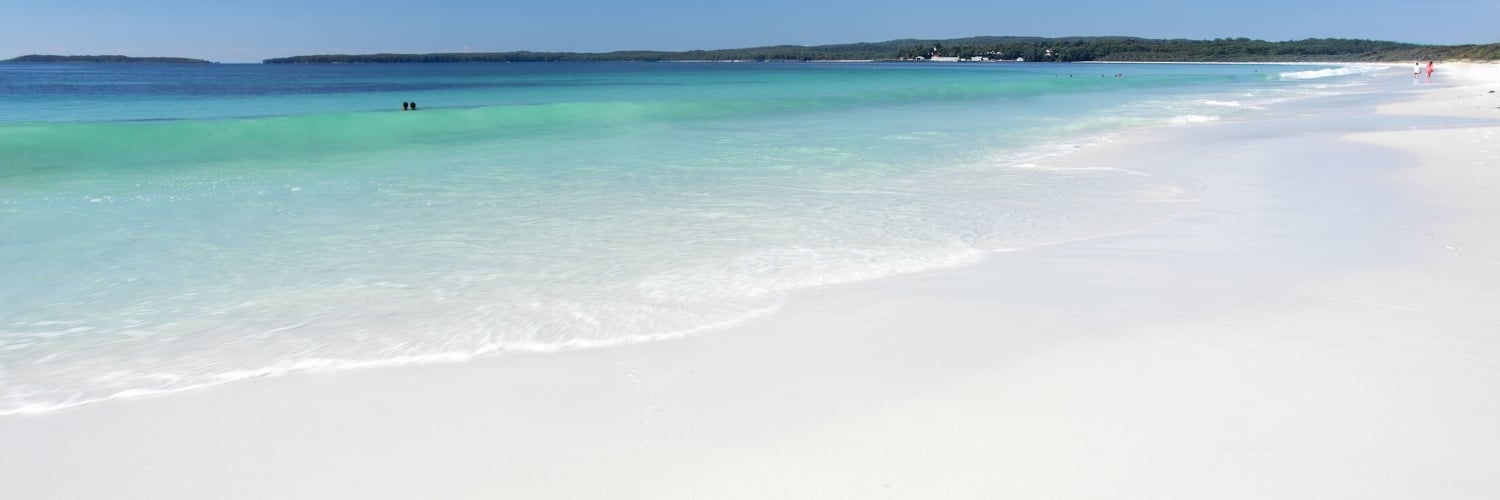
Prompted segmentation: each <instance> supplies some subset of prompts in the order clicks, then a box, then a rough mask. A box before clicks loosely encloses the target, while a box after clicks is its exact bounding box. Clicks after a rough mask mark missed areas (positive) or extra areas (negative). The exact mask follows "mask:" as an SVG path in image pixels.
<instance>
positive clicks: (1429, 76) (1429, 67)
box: [1427, 61, 1432, 83]
mask: <svg viewBox="0 0 1500 500" xmlns="http://www.w3.org/2000/svg"><path fill="white" fill-rule="evenodd" d="M1427 83H1432V61H1427Z"/></svg>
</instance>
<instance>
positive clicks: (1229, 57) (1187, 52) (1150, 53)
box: [265, 36, 1500, 64]
mask: <svg viewBox="0 0 1500 500" xmlns="http://www.w3.org/2000/svg"><path fill="white" fill-rule="evenodd" d="M934 55H936V56H942V57H959V58H966V59H968V58H981V57H983V58H988V59H998V60H1011V61H1013V60H1015V59H1017V58H1020V59H1024V60H1026V61H1033V62H1037V61H1050V62H1075V61H1139V62H1145V61H1152V62H1292V61H1415V60H1454V59H1471V60H1500V43H1492V44H1486V45H1416V44H1409V43H1399V42H1383V41H1375V40H1352V39H1335V38H1312V39H1307V40H1295V41H1286V42H1268V41H1264V40H1251V39H1248V38H1221V39H1215V40H1156V39H1146V38H1133V37H1069V38H1038V37H993V36H991V37H971V38H958V39H949V40H915V39H906V40H891V41H887V42H874V43H851V44H837V45H818V46H811V47H807V46H800V45H776V46H770V47H752V48H744V49H723V50H690V51H682V52H665V51H619V52H601V53H587V52H524V51H523V52H482V53H444V54H362V55H312V56H295V57H285V58H277V59H267V60H265V62H266V63H268V64H277V63H419V62H559V61H643V62H652V61H841V60H846V61H847V60H856V61H862V60H912V59H918V58H927V57H931V56H934Z"/></svg>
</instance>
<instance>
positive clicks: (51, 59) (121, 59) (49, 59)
mask: <svg viewBox="0 0 1500 500" xmlns="http://www.w3.org/2000/svg"><path fill="white" fill-rule="evenodd" d="M0 62H38V63H158V64H160V63H170V64H213V62H212V61H205V60H202V59H189V58H186V57H130V56H53V55H40V54H32V55H29V56H21V57H17V58H15V59H7V60H5V61H0Z"/></svg>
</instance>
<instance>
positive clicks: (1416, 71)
mask: <svg viewBox="0 0 1500 500" xmlns="http://www.w3.org/2000/svg"><path fill="white" fill-rule="evenodd" d="M1421 76H1422V61H1417V62H1414V63H1411V82H1412V83H1417V78H1420V77H1421Z"/></svg>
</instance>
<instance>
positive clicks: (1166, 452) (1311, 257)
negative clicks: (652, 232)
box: [0, 65, 1500, 499]
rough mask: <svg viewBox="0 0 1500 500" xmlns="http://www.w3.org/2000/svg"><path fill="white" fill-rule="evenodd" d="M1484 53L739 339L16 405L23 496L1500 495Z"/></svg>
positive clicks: (2, 478)
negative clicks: (1112, 212) (1075, 236)
mask: <svg viewBox="0 0 1500 500" xmlns="http://www.w3.org/2000/svg"><path fill="white" fill-rule="evenodd" d="M1487 71H1490V69H1489V68H1485V67H1480V66H1471V67H1468V66H1459V65H1443V66H1440V68H1439V73H1438V75H1437V76H1438V83H1435V84H1433V85H1422V86H1410V87H1405V88H1402V87H1398V86H1394V85H1393V86H1392V89H1393V90H1392V92H1393V93H1396V92H1399V94H1400V95H1395V96H1392V97H1390V98H1389V99H1388V100H1390V101H1392V102H1396V101H1402V102H1403V103H1402V104H1391V105H1389V106H1385V107H1383V108H1382V110H1381V111H1382V112H1381V113H1380V114H1377V113H1376V111H1375V110H1374V109H1373V108H1371V107H1369V106H1367V105H1366V104H1368V100H1351V101H1348V102H1343V103H1339V102H1334V103H1331V104H1326V105H1323V104H1320V105H1316V106H1312V107H1309V109H1308V110H1307V111H1306V112H1305V113H1300V114H1294V115H1287V116H1284V117H1282V118H1278V119H1275V120H1259V121H1253V122H1239V123H1214V124H1208V125H1199V126H1192V127H1180V128H1168V129H1162V130H1153V131H1147V132H1144V133H1139V134H1132V135H1130V136H1127V137H1121V138H1119V139H1118V140H1116V141H1114V142H1113V143H1112V144H1108V145H1103V146H1098V147H1093V148H1088V149H1085V150H1083V151H1080V152H1078V153H1075V154H1072V155H1068V156H1066V157H1061V158H1054V159H1050V160H1048V161H1047V162H1046V165H1044V166H1046V167H1055V168H1069V167H1100V166H1106V167H1120V168H1129V169H1132V170H1137V171H1142V172H1148V173H1151V174H1153V175H1159V176H1167V177H1170V178H1174V179H1178V180H1180V181H1181V183H1182V185H1183V186H1185V187H1186V188H1187V189H1188V190H1189V191H1190V192H1191V193H1193V194H1194V195H1196V197H1197V198H1198V199H1199V200H1200V201H1199V202H1198V203H1197V204H1196V205H1195V206H1194V207H1192V208H1191V209H1190V210H1188V211H1187V212H1186V213H1184V214H1183V215H1182V216H1180V217H1178V218H1176V219H1174V220H1171V221H1167V222H1163V223H1160V224H1156V225H1153V226H1150V227H1145V228H1141V229H1140V230H1139V231H1135V232H1132V233H1129V234H1125V235H1120V236H1113V237H1108V238H1101V239H1096V240H1089V241H1080V242H1073V243H1067V244H1061V245H1055V246H1051V247H1045V248H1036V249H1030V250H1025V251H1019V252H1012V253H1007V254H1002V255H999V256H996V257H995V258H994V259H991V260H989V261H986V262H984V263H982V264H980V265H976V266H971V267H967V268H963V269H959V270H955V271H951V272H943V273H933V274H925V275H918V276H909V277H904V278H900V279H893V280H885V281H879V282H871V283H863V284H856V285H851V286H840V287H830V288H823V289H817V290H811V291H807V292H805V293H801V294H799V295H798V296H796V297H794V300H792V301H791V303H790V304H789V306H788V307H787V308H786V310H784V311H782V312H781V313H779V314H776V315H773V316H771V317H768V318H766V319H763V320H760V321H756V322H754V323H752V324H749V325H746V326H744V327H742V328H737V329H734V330H729V331H721V332H715V333H711V334H706V335H702V336H698V337H694V338H689V339H684V340H679V341H671V342H659V343H652V344H642V345H635V346H627V347H620V348H610V349H599V350H586V351H576V352H566V353H558V354H547V355H515V356H506V357H502V358H498V359H493V360H487V361H482V362H471V363H466V364H458V365H446V366H427V367H409V368H402V369H389V370H365V371H355V372H344V373H335V374H321V375H306V376H289V377H283V378H275V379H264V380H256V381H250V382H245V383H239V384H233V385H229V386H225V387H221V388H215V389H212V390H205V391H199V392H193V393H186V394H178V395H173V396H166V397H153V398H140V399H132V400H124V401H112V402H107V403H101V404H94V405H89V406H85V407H82V408H77V409H73V410H68V411H62V412H57V413H53V414H47V415H41V416H13V417H6V418H3V419H0V497H4V498H17V499H48V498H86V499H107V498H142V499H147V498H149V499H178V498H180V499H205V498H214V499H226V498H279V499H280V498H297V499H301V498H307V499H314V498H316V499H344V498H348V499H376V498H393V499H394V498H402V499H410V498H817V499H826V498H861V499H863V498H945V499H946V498H984V499H990V498H1193V499H1197V498H1247V499H1265V498H1278V499H1285V498H1317V499H1326V498H1359V499H1371V498H1444V499H1461V498H1475V499H1478V498H1497V497H1500V475H1496V473H1495V472H1496V471H1497V470H1500V425H1497V422H1500V216H1497V214H1500V109H1495V107H1496V106H1500V102H1497V101H1500V98H1496V97H1494V95H1495V94H1488V93H1485V92H1484V91H1486V90H1497V91H1500V78H1496V77H1497V76H1500V72H1491V73H1488V74H1486V72H1487ZM1392 75H1395V76H1393V78H1400V76H1399V72H1398V71H1395V72H1393V73H1392ZM1445 78H1446V80H1445ZM1461 78H1462V79H1466V80H1461V81H1460V82H1461V83H1462V82H1466V83H1468V84H1464V85H1458V84H1455V79H1461ZM1480 83H1484V85H1480V86H1474V85H1469V84H1480Z"/></svg>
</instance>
